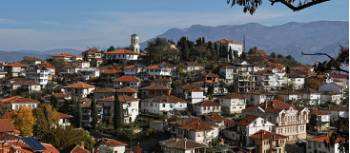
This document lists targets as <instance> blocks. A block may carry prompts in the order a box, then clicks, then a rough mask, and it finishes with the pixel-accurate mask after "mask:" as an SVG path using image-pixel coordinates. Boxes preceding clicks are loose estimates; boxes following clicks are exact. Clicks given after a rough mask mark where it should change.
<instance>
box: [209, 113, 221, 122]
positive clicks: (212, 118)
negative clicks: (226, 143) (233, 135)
mask: <svg viewBox="0 0 350 153" xmlns="http://www.w3.org/2000/svg"><path fill="white" fill-rule="evenodd" d="M205 117H206V119H208V120H210V121H212V122H223V121H224V120H225V118H224V117H223V116H221V115H220V114H218V113H210V114H208V115H205Z"/></svg>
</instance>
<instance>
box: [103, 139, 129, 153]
mask: <svg viewBox="0 0 350 153" xmlns="http://www.w3.org/2000/svg"><path fill="white" fill-rule="evenodd" d="M126 146H127V144H126V143H124V142H121V141H118V140H115V139H108V138H103V139H102V141H101V144H100V145H99V146H98V148H97V150H98V152H100V153H125V150H126Z"/></svg>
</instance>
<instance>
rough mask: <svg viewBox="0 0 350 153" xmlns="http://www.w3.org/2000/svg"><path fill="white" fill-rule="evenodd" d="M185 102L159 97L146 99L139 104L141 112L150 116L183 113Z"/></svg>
mask: <svg viewBox="0 0 350 153" xmlns="http://www.w3.org/2000/svg"><path fill="white" fill-rule="evenodd" d="M186 109H187V102H186V101H185V100H184V99H181V98H178V97H175V96H172V95H170V96H167V95H163V96H159V97H154V98H148V99H145V100H144V101H142V102H141V111H142V112H144V113H151V114H165V115H170V114H174V112H175V111H185V110H186Z"/></svg>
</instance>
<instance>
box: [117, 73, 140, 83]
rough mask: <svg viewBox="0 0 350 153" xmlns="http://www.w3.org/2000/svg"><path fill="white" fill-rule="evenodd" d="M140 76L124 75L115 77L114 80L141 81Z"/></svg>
mask: <svg viewBox="0 0 350 153" xmlns="http://www.w3.org/2000/svg"><path fill="white" fill-rule="evenodd" d="M139 81H141V80H140V78H138V77H135V76H131V75H123V76H121V77H119V78H115V79H113V82H139Z"/></svg>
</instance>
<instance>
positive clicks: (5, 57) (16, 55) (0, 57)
mask: <svg viewBox="0 0 350 153" xmlns="http://www.w3.org/2000/svg"><path fill="white" fill-rule="evenodd" d="M60 52H64V53H71V54H80V53H81V52H82V51H81V50H76V49H71V48H61V49H50V50H45V51H38V50H17V51H0V61H5V62H12V61H19V60H22V59H23V57H25V56H31V57H37V58H42V59H46V58H48V57H50V56H52V55H54V54H57V53H60Z"/></svg>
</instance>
